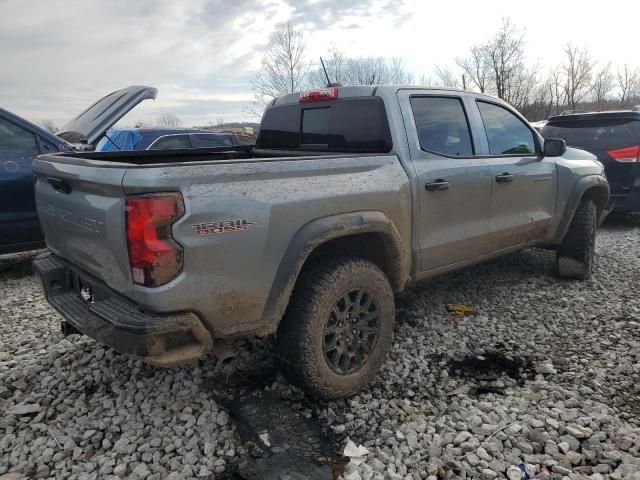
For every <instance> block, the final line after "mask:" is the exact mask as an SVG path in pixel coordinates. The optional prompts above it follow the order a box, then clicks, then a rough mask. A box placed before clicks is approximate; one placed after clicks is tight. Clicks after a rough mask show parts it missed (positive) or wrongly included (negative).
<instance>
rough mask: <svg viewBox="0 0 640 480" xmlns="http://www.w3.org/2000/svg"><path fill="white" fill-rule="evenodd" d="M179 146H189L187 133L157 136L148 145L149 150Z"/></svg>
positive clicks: (179, 147)
mask: <svg viewBox="0 0 640 480" xmlns="http://www.w3.org/2000/svg"><path fill="white" fill-rule="evenodd" d="M181 148H191V142H190V141H189V136H188V135H167V136H165V137H160V138H158V139H157V140H156V141H155V142H153V144H152V145H151V146H150V147H149V150H174V149H181Z"/></svg>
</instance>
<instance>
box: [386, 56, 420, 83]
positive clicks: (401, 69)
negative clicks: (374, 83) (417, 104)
mask: <svg viewBox="0 0 640 480" xmlns="http://www.w3.org/2000/svg"><path fill="white" fill-rule="evenodd" d="M388 66H389V77H390V78H389V83H391V84H395V85H407V84H410V83H413V80H414V75H413V73H411V72H409V70H408V69H407V67H406V66H405V63H404V59H402V58H400V57H391V58H390V59H389V60H388Z"/></svg>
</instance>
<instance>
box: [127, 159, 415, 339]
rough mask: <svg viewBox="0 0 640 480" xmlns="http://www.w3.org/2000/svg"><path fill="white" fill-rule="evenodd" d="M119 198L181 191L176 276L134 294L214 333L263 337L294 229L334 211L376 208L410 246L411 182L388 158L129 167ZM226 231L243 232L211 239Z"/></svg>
mask: <svg viewBox="0 0 640 480" xmlns="http://www.w3.org/2000/svg"><path fill="white" fill-rule="evenodd" d="M123 187H124V191H125V193H126V194H127V195H133V194H137V193H149V192H150V191H180V192H181V193H182V196H183V198H184V202H185V215H184V217H183V218H182V219H180V220H179V221H178V222H177V223H176V224H175V225H174V227H173V234H174V237H175V238H176V240H177V241H178V242H180V243H181V244H182V245H183V247H184V270H183V273H182V274H181V275H180V276H179V277H178V278H176V279H175V280H173V281H172V282H170V283H169V284H167V285H165V286H163V287H160V288H154V289H149V288H144V287H138V286H136V287H135V288H134V297H135V300H136V301H137V302H138V303H139V304H140V305H141V306H142V307H143V308H147V309H149V310H152V311H155V312H165V311H176V310H191V311H195V312H197V313H198V314H199V315H200V316H201V318H202V319H203V321H204V322H205V324H206V325H207V327H208V328H209V329H210V331H212V332H213V334H214V336H217V337H222V336H234V335H241V334H251V333H260V334H268V333H272V332H273V331H275V328H277V322H275V323H274V322H271V321H269V322H268V323H267V324H265V321H266V320H265V319H264V318H263V313H264V311H265V307H266V303H267V298H268V296H269V292H270V289H271V286H272V284H273V282H274V277H275V275H276V272H277V270H278V267H279V265H280V262H281V261H282V258H283V256H284V254H285V252H286V250H287V248H288V246H289V245H290V244H291V242H292V240H293V238H294V236H295V235H296V232H298V231H299V230H300V229H301V228H302V227H303V226H305V225H306V224H308V223H309V222H311V221H313V220H316V219H319V218H323V217H327V216H330V215H336V214H340V213H348V212H357V211H378V212H381V213H383V214H384V215H385V216H386V217H387V218H389V219H390V220H391V221H392V222H393V224H394V225H395V227H396V229H397V230H398V233H399V234H400V238H401V239H402V240H403V241H404V242H406V248H407V249H409V248H410V238H411V213H412V212H411V193H410V187H409V180H408V178H407V175H406V173H405V171H404V169H403V168H402V166H401V165H400V163H399V161H398V158H397V157H396V156H395V155H380V156H362V157H358V156H354V157H309V158H297V159H294V158H292V159H286V160H282V159H279V160H275V161H270V160H263V161H245V162H239V163H224V162H216V163H215V164H192V165H181V166H166V167H163V166H156V167H155V168H152V169H149V168H144V167H140V168H129V169H128V170H127V173H126V174H125V178H124V181H123ZM220 223H222V227H224V226H225V225H233V224H236V223H239V224H240V225H243V226H242V227H241V228H239V229H236V228H231V229H229V230H233V231H225V232H218V230H219V229H220V227H219V224H220Z"/></svg>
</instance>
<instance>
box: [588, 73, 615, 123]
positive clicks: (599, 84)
mask: <svg viewBox="0 0 640 480" xmlns="http://www.w3.org/2000/svg"><path fill="white" fill-rule="evenodd" d="M591 90H592V91H593V98H594V100H595V102H596V109H597V110H598V111H600V110H601V109H602V105H603V104H604V102H605V101H606V100H607V97H608V96H609V94H610V93H611V90H613V75H612V74H611V63H607V64H606V65H604V66H603V67H602V68H600V69H599V70H598V71H597V72H596V73H595V74H594V75H593V81H592V82H591Z"/></svg>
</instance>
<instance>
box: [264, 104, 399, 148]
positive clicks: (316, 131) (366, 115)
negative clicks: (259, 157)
mask: <svg viewBox="0 0 640 480" xmlns="http://www.w3.org/2000/svg"><path fill="white" fill-rule="evenodd" d="M256 147H257V148H266V149H273V150H305V151H330V152H331V151H333V152H371V153H386V152H389V151H390V150H391V148H392V142H391V133H390V131H389V123H388V120H387V113H386V111H385V108H384V103H383V101H382V99H381V98H377V97H364V98H363V97H358V98H344V99H337V100H334V101H327V102H318V103H314V104H312V105H310V104H290V105H281V106H275V107H272V108H269V109H268V110H267V111H266V112H265V114H264V117H263V119H262V124H261V127H260V133H259V134H258V138H257V141H256Z"/></svg>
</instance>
